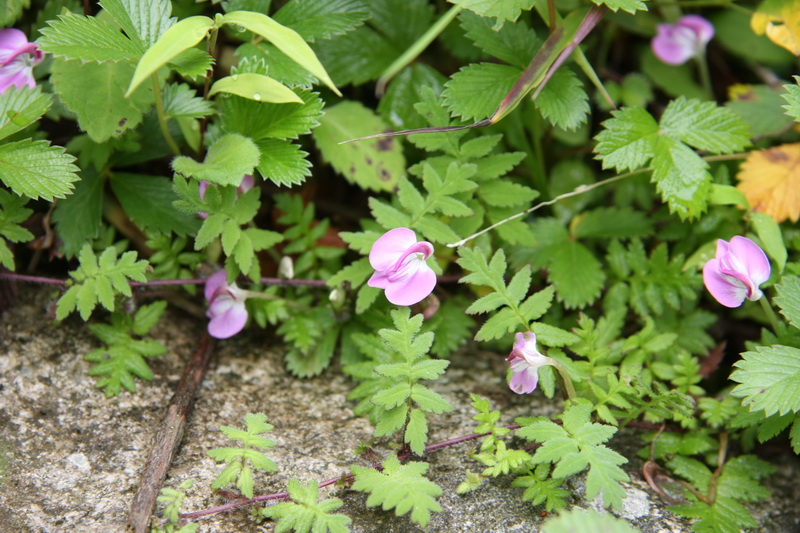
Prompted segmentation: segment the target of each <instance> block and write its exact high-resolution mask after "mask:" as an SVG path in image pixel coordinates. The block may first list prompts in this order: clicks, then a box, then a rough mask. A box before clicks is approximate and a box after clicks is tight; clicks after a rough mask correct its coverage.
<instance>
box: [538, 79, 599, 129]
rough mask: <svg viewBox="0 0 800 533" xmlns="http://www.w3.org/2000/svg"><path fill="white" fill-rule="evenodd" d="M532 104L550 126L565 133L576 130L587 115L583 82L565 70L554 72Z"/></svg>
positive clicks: (586, 97)
mask: <svg viewBox="0 0 800 533" xmlns="http://www.w3.org/2000/svg"><path fill="white" fill-rule="evenodd" d="M534 103H535V104H536V108H537V109H538V110H539V111H540V112H541V113H542V116H543V117H544V118H546V119H547V120H548V121H550V123H551V124H553V125H555V126H558V127H559V128H562V129H564V130H567V131H572V130H575V129H577V128H578V126H580V125H581V124H583V123H584V122H586V119H587V118H588V115H589V96H588V95H587V94H586V91H585V90H584V89H583V82H582V81H581V80H580V79H579V78H578V77H577V76H576V75H575V73H574V72H572V70H570V69H567V68H560V69H558V70H557V71H556V73H555V74H554V75H553V77H552V78H550V81H548V82H547V85H545V86H544V88H543V89H542V91H541V92H540V93H539V96H537V97H536V100H534Z"/></svg>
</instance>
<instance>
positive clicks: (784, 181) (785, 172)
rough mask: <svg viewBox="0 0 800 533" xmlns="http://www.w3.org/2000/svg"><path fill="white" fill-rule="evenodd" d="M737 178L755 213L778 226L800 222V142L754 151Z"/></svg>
mask: <svg viewBox="0 0 800 533" xmlns="http://www.w3.org/2000/svg"><path fill="white" fill-rule="evenodd" d="M737 178H738V179H739V185H737V188H738V189H739V190H740V191H742V193H743V194H744V195H745V197H746V198H747V201H748V202H750V206H751V207H752V208H753V209H754V210H756V211H761V212H762V213H766V214H768V215H769V216H771V217H772V218H774V219H775V221H776V222H778V223H781V222H783V221H784V220H786V219H790V220H791V221H792V222H797V220H798V219H800V143H793V144H782V145H780V146H776V147H774V148H770V149H767V150H758V151H753V152H750V154H749V155H748V156H747V159H745V161H744V162H743V163H742V165H741V166H740V167H739V174H738V175H737Z"/></svg>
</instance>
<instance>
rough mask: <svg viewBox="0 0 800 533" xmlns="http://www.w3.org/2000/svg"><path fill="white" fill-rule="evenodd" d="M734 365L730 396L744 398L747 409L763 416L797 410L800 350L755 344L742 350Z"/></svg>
mask: <svg viewBox="0 0 800 533" xmlns="http://www.w3.org/2000/svg"><path fill="white" fill-rule="evenodd" d="M734 366H735V367H736V368H737V369H736V370H734V371H733V373H732V374H731V379H732V380H733V381H736V382H737V383H739V385H737V386H736V388H734V389H733V395H734V396H737V397H740V398H744V399H743V400H742V404H743V405H748V406H750V410H751V411H760V410H763V411H764V412H765V414H766V415H767V416H770V415H773V414H775V413H779V414H781V415H783V414H786V413H788V412H790V411H791V412H793V413H796V412H797V411H800V394H798V390H800V349H797V348H793V347H791V346H781V345H773V346H758V347H756V349H755V351H751V352H745V353H743V354H742V359H741V360H740V361H737V362H736V363H735V364H734Z"/></svg>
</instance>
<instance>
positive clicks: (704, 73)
mask: <svg viewBox="0 0 800 533" xmlns="http://www.w3.org/2000/svg"><path fill="white" fill-rule="evenodd" d="M695 61H696V62H697V70H698V72H699V73H700V84H701V85H702V86H703V90H705V92H706V96H708V99H709V100H714V88H713V87H712V86H711V75H710V74H709V72H708V61H706V54H705V53H703V54H700V55H698V56H697V57H696V58H695Z"/></svg>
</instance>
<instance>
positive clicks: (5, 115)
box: [0, 85, 53, 139]
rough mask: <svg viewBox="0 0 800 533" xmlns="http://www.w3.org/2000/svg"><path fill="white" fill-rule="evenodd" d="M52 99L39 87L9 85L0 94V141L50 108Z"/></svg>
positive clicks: (25, 126)
mask: <svg viewBox="0 0 800 533" xmlns="http://www.w3.org/2000/svg"><path fill="white" fill-rule="evenodd" d="M52 102H53V99H52V97H51V96H50V95H49V94H47V93H43V92H42V88H41V87H34V88H33V89H31V88H30V87H27V86H24V87H16V86H14V85H11V86H10V87H8V88H7V89H6V90H5V92H3V93H2V94H0V139H5V138H6V137H8V136H9V135H12V134H14V133H16V132H18V131H20V130H23V129H24V128H27V127H28V126H30V125H31V124H33V123H34V122H36V121H37V120H39V117H41V116H42V115H44V114H45V113H46V112H47V110H48V109H49V108H50V105H51V104H52Z"/></svg>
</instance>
